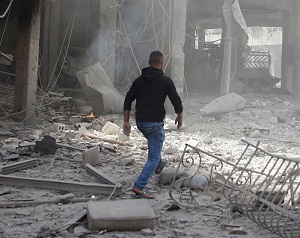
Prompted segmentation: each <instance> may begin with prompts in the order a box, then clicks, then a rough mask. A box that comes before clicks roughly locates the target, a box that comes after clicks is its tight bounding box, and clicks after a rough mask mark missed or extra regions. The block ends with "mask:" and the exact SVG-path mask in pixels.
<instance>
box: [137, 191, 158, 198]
mask: <svg viewBox="0 0 300 238" xmlns="http://www.w3.org/2000/svg"><path fill="white" fill-rule="evenodd" d="M131 197H132V198H134V199H154V198H155V197H154V196H153V195H151V194H148V193H145V192H143V193H140V194H132V195H131Z"/></svg>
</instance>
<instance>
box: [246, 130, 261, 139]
mask: <svg viewBox="0 0 300 238" xmlns="http://www.w3.org/2000/svg"><path fill="white" fill-rule="evenodd" d="M249 136H250V137H253V138H256V137H260V136H261V133H260V131H259V130H254V131H252V132H251V134H250V135H249Z"/></svg>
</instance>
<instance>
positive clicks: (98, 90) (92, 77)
mask: <svg viewBox="0 0 300 238" xmlns="http://www.w3.org/2000/svg"><path fill="white" fill-rule="evenodd" d="M76 75H77V78H78V80H79V83H80V85H81V87H82V88H83V90H84V92H85V94H86V96H87V97H88V99H89V100H90V102H91V105H92V107H93V109H94V110H95V113H96V114H99V115H103V114H109V113H122V111H123V98H122V96H121V94H120V93H119V92H118V91H117V90H116V89H115V87H114V86H113V84H112V83H111V81H110V80H109V78H108V76H107V74H106V73H105V71H104V69H103V67H102V66H101V64H100V63H96V64H94V65H92V66H90V67H88V68H85V69H83V70H81V71H79V72H77V74H76Z"/></svg>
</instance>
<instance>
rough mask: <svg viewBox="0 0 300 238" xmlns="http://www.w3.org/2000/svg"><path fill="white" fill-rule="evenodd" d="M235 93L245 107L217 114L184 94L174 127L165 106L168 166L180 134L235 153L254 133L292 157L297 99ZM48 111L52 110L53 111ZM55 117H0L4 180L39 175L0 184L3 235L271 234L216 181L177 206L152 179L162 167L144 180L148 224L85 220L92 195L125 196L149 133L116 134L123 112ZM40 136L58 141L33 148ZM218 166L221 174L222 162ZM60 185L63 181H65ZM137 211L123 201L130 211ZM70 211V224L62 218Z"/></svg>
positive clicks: (221, 152)
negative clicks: (114, 227) (191, 202)
mask: <svg viewBox="0 0 300 238" xmlns="http://www.w3.org/2000/svg"><path fill="white" fill-rule="evenodd" d="M242 96H243V98H245V99H246V100H247V103H246V106H245V108H244V109H242V110H241V111H235V112H230V113H224V114H221V115H218V116H217V115H215V116H202V115H201V113H200V110H199V108H203V107H204V106H205V105H207V104H208V103H209V102H211V101H212V100H213V99H215V98H216V97H215V96H214V97H213V96H204V95H202V96H197V95H189V97H188V98H185V100H184V106H185V108H187V109H186V111H185V117H184V126H183V128H182V129H180V130H177V129H176V127H175V126H174V124H173V123H174V121H173V115H172V114H169V115H168V116H167V118H166V123H165V130H166V141H165V144H164V148H163V157H164V158H165V159H167V160H168V165H167V167H166V168H165V170H166V171H168V170H170V169H171V168H176V167H177V166H178V162H179V161H180V158H181V154H182V151H183V149H184V144H185V143H191V144H193V145H194V146H196V147H198V148H201V149H202V150H204V151H207V152H209V153H211V154H213V155H216V156H219V157H221V158H223V159H224V160H226V161H230V162H232V163H235V161H236V160H237V158H238V157H239V156H240V154H241V152H242V151H243V148H244V146H245V145H244V144H243V143H242V142H241V139H242V138H244V139H246V140H248V141H251V142H253V143H256V142H257V141H261V146H262V147H263V148H264V149H265V150H266V151H268V152H270V153H274V154H278V155H282V156H286V157H289V158H294V159H298V156H299V148H298V147H299V143H300V141H299V137H298V136H297V134H298V133H299V126H298V125H299V121H298V119H299V115H298V114H299V111H298V110H299V108H298V106H297V104H296V103H295V102H294V101H293V100H292V99H291V97H289V96H283V95H279V94H278V95H271V94H261V95H259V94H245V95H242ZM50 111H51V110H50ZM52 111H53V110H52ZM45 114H47V113H45ZM79 116H80V117H81V116H82V115H79ZM53 118H54V119H55V120H57V118H56V117H55V116H53ZM58 120H59V122H49V121H48V120H45V119H43V118H42V117H41V118H40V120H39V123H38V125H37V126H35V127H25V126H24V125H23V124H22V123H16V122H12V121H9V120H2V121H1V130H0V134H1V139H2V142H1V145H2V146H1V158H2V174H1V180H3V179H4V180H3V181H8V182H7V183H12V184H14V182H13V180H6V179H5V178H6V176H7V178H9V177H22V178H28V179H36V180H37V181H36V182H30V181H26V180H20V182H19V184H20V185H16V184H15V185H14V186H12V185H1V195H0V199H1V200H0V201H1V203H0V206H1V210H0V212H1V218H2V219H1V222H0V228H1V234H2V236H1V237H24V238H25V237H82V236H83V237H143V236H147V235H151V236H154V237H182V236H186V237H239V236H243V237H270V238H271V237H272V238H273V237H276V235H275V234H273V233H270V232H269V231H268V230H266V229H264V228H261V227H260V226H258V225H257V224H256V223H255V222H253V221H251V220H250V219H249V218H247V217H246V216H244V215H243V214H240V213H239V212H232V209H233V208H232V206H230V204H229V203H228V201H227V200H226V199H225V197H224V196H223V194H222V192H221V190H220V188H221V186H220V185H219V186H217V184H216V183H214V182H213V181H211V182H212V183H211V185H210V186H209V187H208V188H207V187H206V188H205V189H204V190H203V191H200V192H199V194H200V195H199V196H200V198H201V201H202V203H201V204H199V205H198V206H197V207H196V208H194V207H193V208H189V207H187V208H185V207H177V206H175V204H174V201H173V200H172V199H171V198H170V196H169V186H168V185H159V180H160V179H163V177H162V175H160V176H159V175H157V176H155V177H154V178H153V179H152V180H151V183H150V184H149V186H148V190H149V191H151V193H152V194H154V195H155V199H154V200H146V201H147V202H149V203H150V206H151V208H153V210H154V212H155V228H154V229H153V230H149V229H146V230H142V231H135V232H129V231H128V232H117V231H115V232H106V231H105V230H103V231H99V230H98V231H93V230H89V229H88V226H87V220H86V218H82V217H83V216H84V214H86V208H87V203H88V201H89V200H99V201H119V200H124V201H125V202H126V201H127V200H128V199H130V200H132V199H131V196H130V195H131V192H130V191H128V190H129V189H130V188H131V186H132V183H133V182H134V179H135V178H136V176H137V174H138V173H139V171H140V169H141V167H142V166H143V163H144V161H145V159H146V156H147V145H146V144H145V143H146V140H145V139H144V138H143V137H142V135H141V134H140V133H139V132H138V130H136V129H133V132H132V135H131V136H130V138H129V140H128V141H127V140H126V138H122V130H121V129H120V128H122V115H121V114H113V115H106V116H100V117H96V118H94V119H92V120H90V121H89V122H84V123H72V122H71V121H70V119H67V118H66V117H65V118H59V119H58ZM107 122H111V123H112V125H113V126H115V127H116V126H118V128H117V127H116V128H115V127H111V128H110V130H111V131H108V133H104V132H102V131H103V125H105V124H106V123H107ZM59 125H60V126H59ZM104 129H105V128H104ZM113 130H115V131H113ZM109 133H110V134H109ZM45 136H51V137H52V138H55V139H56V140H55V143H56V144H54V150H55V151H51V149H50V146H51V143H49V142H48V143H49V144H48V147H47V148H46V151H47V153H43V152H35V151H34V148H35V147H36V146H35V145H36V142H40V141H42V140H43V138H45ZM46 138H47V137H46ZM93 138H102V140H101V139H99V140H98V139H93ZM44 140H45V139H44ZM104 141H110V142H104ZM61 145H63V146H61ZM94 146H97V151H96V152H95V151H94V152H92V153H94V154H93V156H84V155H83V154H86V153H87V152H86V151H85V150H86V149H87V148H93V147H94ZM98 151H99V155H97V153H98ZM95 154H96V156H95ZM189 155H191V156H193V152H192V151H191V152H189ZM90 158H92V161H89V163H92V164H93V165H94V168H96V170H98V171H101V173H102V175H103V176H104V177H105V178H107V179H108V180H109V181H108V182H107V181H105V180H103V178H102V182H99V180H97V179H96V178H97V177H95V176H92V174H91V171H90V170H88V169H87V166H85V165H84V163H86V162H87V161H86V159H90ZM261 159H262V160H263V159H264V158H263V157H262V158H261ZM29 160H34V162H32V163H31V164H29V165H28V168H26V167H24V168H23V167H17V168H15V169H12V170H9V168H10V167H9V166H12V165H16V164H18V163H20V162H25V161H29ZM196 163H197V162H196ZM202 163H203V168H202V169H204V170H206V172H207V173H209V172H210V166H211V165H212V164H211V163H212V161H210V160H209V159H207V158H206V157H205V156H204V157H203V161H202ZM257 166H258V167H259V166H260V164H257ZM92 167H93V166H92ZM88 172H89V173H88ZM219 172H220V173H221V174H222V173H225V172H226V171H225V170H221V171H219ZM40 179H41V180H43V181H45V183H43V182H42V181H39V180H40ZM100 179H101V178H100ZM50 181H59V182H60V183H62V185H58V184H51V183H50ZM64 182H70V183H72V184H74V185H66V184H63V183H64ZM109 182H112V185H110V186H107V187H105V189H103V188H100V185H101V184H105V183H106V184H109ZM77 183H78V184H77ZM83 183H84V184H86V186H88V185H89V184H93V185H95V184H98V185H99V188H97V187H92V186H91V187H90V188H87V187H82V186H83V185H81V184H83ZM79 184H80V185H79ZM22 185H23V186H22ZM27 185H28V186H29V187H27ZM30 186H31V187H33V188H31V187H30ZM63 186H68V188H67V189H66V190H65V191H63V190H64V187H63ZM43 187H45V188H46V189H42V188H43ZM120 187H122V192H120V191H121V190H120V189H119V188H120ZM88 189H90V190H88ZM181 189H183V190H184V188H181ZM59 190H60V191H59ZM85 191H88V192H87V193H86V192H85ZM93 191H94V192H93ZM100 191H101V192H102V194H101V192H100ZM99 192H100V194H99ZM173 192H175V193H176V191H173ZM118 194H121V195H118ZM133 201H134V200H133ZM172 204H173V206H172ZM136 209H137V210H139V209H141V208H140V207H136ZM136 212H137V211H128V214H130V213H133V214H135V213H136ZM145 216H147V214H145ZM80 218H82V219H81V220H80ZM74 219H75V220H74ZM226 219H227V220H226ZM72 221H73V224H68V222H71V223H72Z"/></svg>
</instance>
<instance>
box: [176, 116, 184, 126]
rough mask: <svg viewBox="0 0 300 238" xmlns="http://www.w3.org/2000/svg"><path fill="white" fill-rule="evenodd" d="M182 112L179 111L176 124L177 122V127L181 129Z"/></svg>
mask: <svg viewBox="0 0 300 238" xmlns="http://www.w3.org/2000/svg"><path fill="white" fill-rule="evenodd" d="M182 117H183V115H182V113H178V116H177V117H176V119H175V124H177V129H179V128H180V127H181V126H182Z"/></svg>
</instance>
